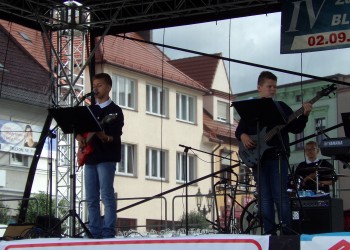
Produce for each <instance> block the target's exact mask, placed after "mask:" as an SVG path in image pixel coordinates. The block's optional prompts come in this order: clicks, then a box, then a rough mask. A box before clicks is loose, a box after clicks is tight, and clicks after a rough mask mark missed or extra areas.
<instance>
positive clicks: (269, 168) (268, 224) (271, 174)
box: [253, 159, 291, 234]
mask: <svg viewBox="0 0 350 250" xmlns="http://www.w3.org/2000/svg"><path fill="white" fill-rule="evenodd" d="M253 175H254V179H255V182H256V184H257V187H258V192H259V193H260V194H259V195H260V197H259V198H260V202H261V215H262V218H263V225H264V232H265V233H266V234H275V233H276V229H277V227H276V223H275V206H276V208H277V212H278V219H279V222H281V219H282V223H283V226H284V227H283V228H282V229H286V230H285V231H284V232H282V233H288V232H289V231H288V229H290V228H291V212H290V204H289V197H288V192H287V182H288V161H287V160H285V159H282V160H281V173H280V172H279V160H278V159H273V160H265V161H262V162H261V168H260V180H259V183H258V172H257V168H253ZM280 181H281V182H282V183H281V182H280ZM281 195H282V196H281ZM281 197H282V206H281ZM281 208H282V212H280V209H281Z"/></svg>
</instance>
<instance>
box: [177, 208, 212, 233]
mask: <svg viewBox="0 0 350 250" xmlns="http://www.w3.org/2000/svg"><path fill="white" fill-rule="evenodd" d="M180 221H181V225H182V226H183V225H185V224H186V215H185V214H183V215H182V216H181V218H180ZM209 225H210V223H209V222H208V221H207V219H206V218H205V216H204V215H203V214H202V213H200V212H197V211H190V212H189V213H188V226H189V227H191V228H198V229H208V228H209Z"/></svg>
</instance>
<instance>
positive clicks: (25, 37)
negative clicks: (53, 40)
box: [18, 31, 32, 43]
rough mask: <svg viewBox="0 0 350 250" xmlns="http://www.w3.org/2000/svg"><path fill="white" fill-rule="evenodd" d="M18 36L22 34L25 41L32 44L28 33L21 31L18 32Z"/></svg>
mask: <svg viewBox="0 0 350 250" xmlns="http://www.w3.org/2000/svg"><path fill="white" fill-rule="evenodd" d="M18 34H20V35H21V36H22V37H23V39H24V40H25V41H27V42H29V43H32V41H31V40H30V38H29V37H28V36H27V34H26V33H24V32H21V31H20V32H18Z"/></svg>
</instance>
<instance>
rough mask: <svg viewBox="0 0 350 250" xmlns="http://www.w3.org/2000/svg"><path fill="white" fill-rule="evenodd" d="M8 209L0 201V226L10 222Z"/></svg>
mask: <svg viewBox="0 0 350 250" xmlns="http://www.w3.org/2000/svg"><path fill="white" fill-rule="evenodd" d="M9 211H10V209H9V207H8V206H7V205H5V204H4V203H3V202H2V201H0V224H6V225H7V224H8V222H9V220H10V218H11V217H10V215H9Z"/></svg>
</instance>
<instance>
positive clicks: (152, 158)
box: [146, 148, 166, 180]
mask: <svg viewBox="0 0 350 250" xmlns="http://www.w3.org/2000/svg"><path fill="white" fill-rule="evenodd" d="M165 171H166V152H165V151H162V150H159V149H151V148H147V150H146V176H147V177H149V178H152V179H163V180H165V176H166V172H165Z"/></svg>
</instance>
